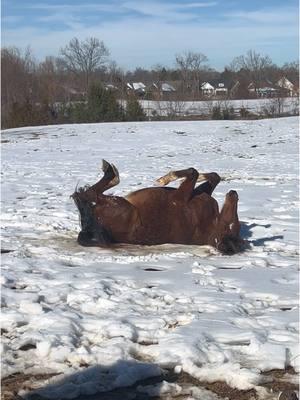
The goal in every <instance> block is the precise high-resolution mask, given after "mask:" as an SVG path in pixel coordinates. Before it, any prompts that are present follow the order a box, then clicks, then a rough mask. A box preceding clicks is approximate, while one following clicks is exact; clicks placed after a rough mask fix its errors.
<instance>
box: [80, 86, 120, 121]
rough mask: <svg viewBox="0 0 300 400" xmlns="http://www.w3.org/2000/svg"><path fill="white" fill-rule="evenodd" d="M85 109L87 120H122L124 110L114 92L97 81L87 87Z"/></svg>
mask: <svg viewBox="0 0 300 400" xmlns="http://www.w3.org/2000/svg"><path fill="white" fill-rule="evenodd" d="M87 109H88V119H89V122H107V121H122V120H124V111H123V109H122V107H121V105H120V104H119V103H118V101H117V99H116V97H115V95H114V93H113V92H112V91H111V90H107V89H105V88H104V87H103V86H102V85H101V84H98V83H93V84H92V85H91V86H90V88H89V92H88V104H87Z"/></svg>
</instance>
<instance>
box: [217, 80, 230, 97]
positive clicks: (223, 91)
mask: <svg viewBox="0 0 300 400" xmlns="http://www.w3.org/2000/svg"><path fill="white" fill-rule="evenodd" d="M227 94H228V88H227V87H225V84H224V83H222V82H219V83H218V84H217V86H216V88H215V95H216V96H227Z"/></svg>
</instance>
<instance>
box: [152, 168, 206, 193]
mask: <svg viewBox="0 0 300 400" xmlns="http://www.w3.org/2000/svg"><path fill="white" fill-rule="evenodd" d="M198 177H199V173H198V171H197V170H196V169H195V168H187V169H182V170H179V171H171V172H169V173H168V174H167V175H164V176H162V177H161V178H159V179H158V180H157V183H159V184H160V185H163V186H165V185H167V184H168V183H170V182H173V181H175V180H177V179H184V181H183V182H182V183H181V184H180V186H179V188H178V189H177V190H176V192H174V196H175V197H176V198H180V199H181V200H184V201H188V200H189V199H190V198H191V197H192V193H193V190H194V187H195V184H196V182H197V179H198Z"/></svg>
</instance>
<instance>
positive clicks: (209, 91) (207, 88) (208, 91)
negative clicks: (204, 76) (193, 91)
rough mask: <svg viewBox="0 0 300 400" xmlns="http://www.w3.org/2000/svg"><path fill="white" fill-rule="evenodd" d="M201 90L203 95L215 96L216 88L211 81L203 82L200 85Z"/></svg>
mask: <svg viewBox="0 0 300 400" xmlns="http://www.w3.org/2000/svg"><path fill="white" fill-rule="evenodd" d="M200 90H201V93H202V95H203V96H207V97H210V96H213V95H214V93H215V88H214V86H212V85H211V84H210V83H209V82H203V83H202V85H201V86H200Z"/></svg>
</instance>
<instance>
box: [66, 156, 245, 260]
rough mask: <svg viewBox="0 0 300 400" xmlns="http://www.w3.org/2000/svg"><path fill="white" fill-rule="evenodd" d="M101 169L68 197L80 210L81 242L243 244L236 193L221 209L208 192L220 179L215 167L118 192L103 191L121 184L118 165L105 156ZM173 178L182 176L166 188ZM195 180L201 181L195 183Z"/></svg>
mask: <svg viewBox="0 0 300 400" xmlns="http://www.w3.org/2000/svg"><path fill="white" fill-rule="evenodd" d="M102 170H103V172H104V175H103V177H102V178H101V179H100V180H99V181H98V182H97V183H96V184H94V185H93V186H90V187H84V188H80V189H79V190H76V191H75V192H74V193H73V195H72V196H71V197H72V198H73V199H74V201H75V204H76V206H77V208H78V210H79V213H80V220H81V232H80V233H79V235H78V243H79V244H81V245H83V246H109V245H110V244H113V243H131V244H140V245H157V244H164V243H178V244H193V245H211V246H214V247H215V248H217V249H218V250H219V251H221V252H222V253H224V254H234V253H237V252H238V251H240V250H241V249H242V247H243V240H242V239H241V238H240V223H239V219H238V214H237V204H238V195H237V193H236V192H235V191H234V190H231V191H229V192H228V193H227V194H226V197H225V202H224V205H223V207H222V210H221V212H220V211H219V207H218V203H217V201H216V200H215V199H214V198H213V197H212V193H213V191H214V189H215V187H216V186H217V185H218V183H219V182H220V180H221V179H220V177H219V175H218V174H216V173H215V172H212V173H203V174H199V173H198V171H197V170H196V169H194V168H188V169H184V170H179V171H171V172H169V173H168V174H167V175H165V176H163V177H161V178H159V179H158V180H157V183H159V184H160V185H161V187H150V188H145V189H141V190H138V191H135V192H132V193H129V194H128V195H127V196H124V197H120V196H113V195H105V194H104V192H105V191H106V190H108V189H110V188H112V187H114V186H116V185H117V184H118V183H119V173H118V170H117V168H116V167H115V166H114V165H113V164H109V163H108V162H107V161H105V160H103V166H102ZM177 179H181V180H182V182H181V183H180V185H179V187H178V188H177V189H176V188H173V187H166V185H167V184H168V183H170V182H172V181H175V180H177ZM197 182H201V184H200V185H199V186H197V187H195V185H196V183H197Z"/></svg>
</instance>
